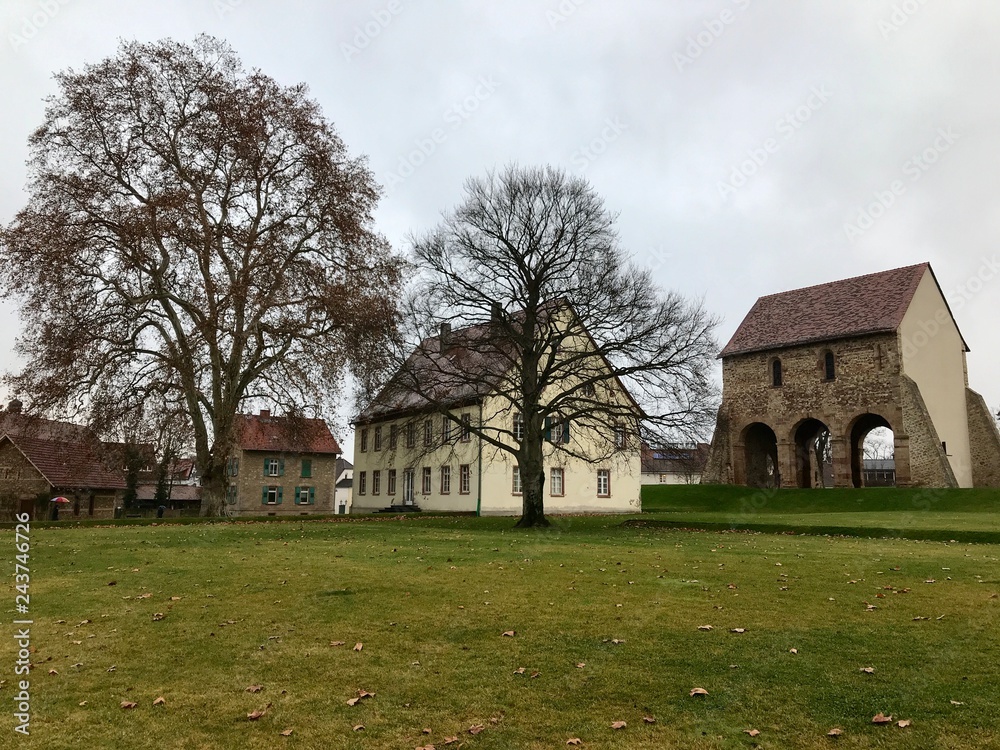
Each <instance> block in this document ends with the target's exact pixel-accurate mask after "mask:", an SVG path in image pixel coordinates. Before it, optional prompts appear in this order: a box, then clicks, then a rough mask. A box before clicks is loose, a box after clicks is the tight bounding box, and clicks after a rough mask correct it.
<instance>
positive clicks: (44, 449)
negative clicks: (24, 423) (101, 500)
mask: <svg viewBox="0 0 1000 750" xmlns="http://www.w3.org/2000/svg"><path fill="white" fill-rule="evenodd" d="M2 440H9V441H10V442H11V443H13V444H14V446H15V447H17V449H18V450H20V451H21V453H23V454H24V456H25V457H26V458H27V459H28V460H29V461H30V462H31V463H32V465H33V466H34V467H35V468H36V469H38V471H39V472H41V474H42V476H43V477H45V479H46V480H47V481H48V482H49V484H51V485H52V486H53V487H56V488H67V489H69V488H77V487H78V488H87V489H124V488H125V477H124V473H123V472H118V471H114V470H109V469H108V468H106V467H105V466H104V464H102V462H101V457H100V456H99V454H98V451H97V450H96V449H95V445H94V444H93V443H90V442H82V441H81V442H63V441H58V440H43V439H41V438H38V437H25V436H24V435H4V436H2V437H0V441H2Z"/></svg>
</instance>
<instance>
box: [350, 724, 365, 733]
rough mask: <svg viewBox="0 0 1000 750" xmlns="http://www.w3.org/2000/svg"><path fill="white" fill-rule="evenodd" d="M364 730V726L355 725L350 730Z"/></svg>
mask: <svg viewBox="0 0 1000 750" xmlns="http://www.w3.org/2000/svg"><path fill="white" fill-rule="evenodd" d="M364 728H365V725H364V724H355V725H354V726H353V727H351V730H352V731H355V732H361V731H364Z"/></svg>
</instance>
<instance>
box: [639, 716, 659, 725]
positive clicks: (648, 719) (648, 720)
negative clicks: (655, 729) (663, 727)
mask: <svg viewBox="0 0 1000 750" xmlns="http://www.w3.org/2000/svg"><path fill="white" fill-rule="evenodd" d="M642 720H643V721H644V722H646V723H647V724H655V723H656V719H654V718H653V717H652V716H643V717H642Z"/></svg>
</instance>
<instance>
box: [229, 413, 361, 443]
mask: <svg viewBox="0 0 1000 750" xmlns="http://www.w3.org/2000/svg"><path fill="white" fill-rule="evenodd" d="M234 430H235V431H234V434H235V435H236V445H237V446H238V447H239V448H241V449H243V450H245V451H280V452H283V453H342V451H341V450H340V446H339V445H338V444H337V441H336V440H335V439H334V437H333V435H332V434H331V433H330V428H329V427H327V425H326V422H324V421H323V420H322V419H305V418H292V417H272V416H271V415H270V414H267V413H263V414H238V415H236V424H235V427H234Z"/></svg>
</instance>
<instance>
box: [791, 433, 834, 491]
mask: <svg viewBox="0 0 1000 750" xmlns="http://www.w3.org/2000/svg"><path fill="white" fill-rule="evenodd" d="M792 442H793V444H794V445H795V486H796V487H802V488H804V489H810V488H813V487H827V486H832V485H833V474H832V468H833V460H832V449H833V445H832V433H831V431H830V428H829V427H828V426H827V424H826V423H825V422H822V421H821V420H819V419H815V418H813V417H810V418H808V419H803V420H802V421H801V422H799V423H798V424H797V425H796V426H795V429H794V430H793V431H792Z"/></svg>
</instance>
